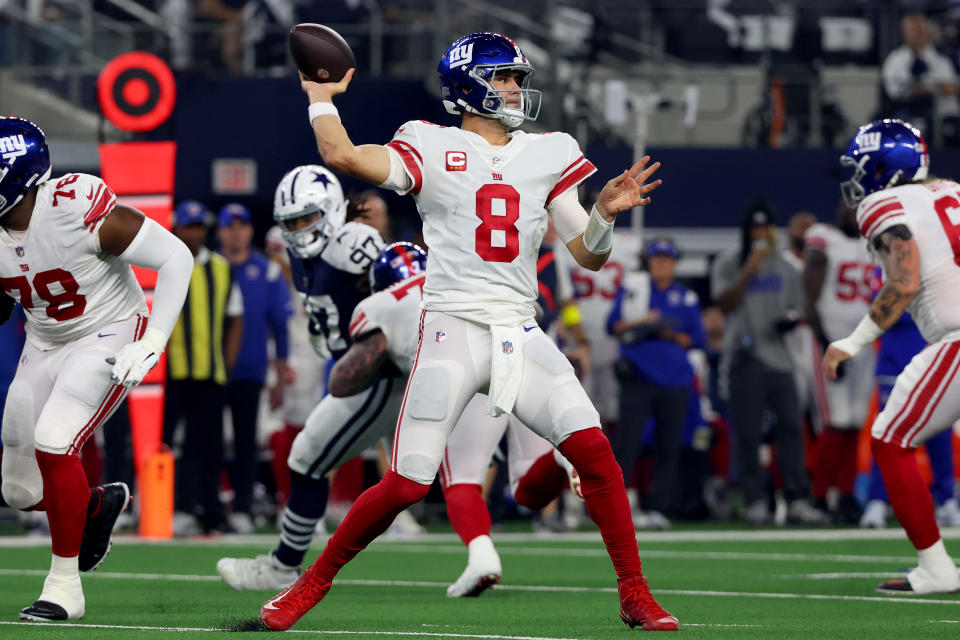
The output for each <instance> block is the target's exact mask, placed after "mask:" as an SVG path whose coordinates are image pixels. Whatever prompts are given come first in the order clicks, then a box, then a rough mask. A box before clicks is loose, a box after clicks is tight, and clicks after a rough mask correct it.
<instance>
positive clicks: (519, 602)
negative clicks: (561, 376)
mask: <svg viewBox="0 0 960 640" xmlns="http://www.w3.org/2000/svg"><path fill="white" fill-rule="evenodd" d="M496 541H497V546H498V548H499V550H500V554H501V558H502V560H503V568H504V574H503V585H502V586H501V587H499V588H497V589H495V590H493V591H488V592H487V593H485V594H484V595H483V596H481V597H480V598H477V599H457V600H451V599H447V598H445V597H444V589H445V587H446V585H447V584H448V583H449V582H451V581H453V580H454V579H455V578H456V577H457V576H458V575H459V573H460V571H461V569H462V567H463V563H464V562H465V559H466V554H465V550H464V548H463V546H462V545H461V544H460V543H459V541H458V540H457V539H456V537H455V536H453V535H443V534H441V535H428V536H426V537H424V538H422V539H419V540H416V541H406V542H382V543H376V544H374V545H373V546H372V547H371V548H370V549H368V550H367V551H366V552H364V553H362V554H361V555H360V556H359V557H358V558H357V559H356V560H355V561H354V562H353V563H351V564H350V565H349V566H348V567H347V568H346V569H345V570H344V571H343V572H342V573H341V574H340V578H339V580H338V582H337V583H335V584H334V587H333V590H332V591H331V592H330V594H329V595H328V596H327V598H326V599H325V600H324V601H323V602H322V603H321V604H320V605H319V606H318V607H316V608H315V609H314V610H313V611H311V612H310V613H309V614H307V615H306V616H305V617H304V618H303V619H302V620H300V622H298V623H297V625H295V626H294V628H293V629H292V630H291V631H297V632H300V633H305V634H308V635H311V636H313V637H330V636H339V637H346V638H351V639H354V638H356V639H358V640H360V639H363V638H371V639H372V638H378V639H380V640H384V639H387V638H401V639H402V638H409V637H419V638H477V639H485V638H489V639H507V638H517V639H519V638H524V639H528V638H529V639H533V638H536V639H555V638H583V639H596V640H600V639H604V638H624V637H627V634H629V633H641V632H640V631H633V632H630V631H629V630H628V629H627V628H626V627H625V626H623V624H622V623H621V622H620V619H619V618H618V616H617V596H616V594H615V590H614V588H613V587H614V586H615V580H614V576H613V571H612V568H611V566H610V562H609V560H608V559H607V557H606V554H605V552H604V550H603V545H602V543H601V542H600V541H599V537H598V536H597V535H596V534H571V535H567V536H554V537H550V538H543V537H534V536H532V535H526V534H506V535H503V536H500V537H499V538H498V539H497V540H496ZM272 542H273V538H272V537H271V536H260V537H259V538H245V539H228V538H221V539H219V540H197V541H189V542H186V541H185V542H173V543H169V544H166V543H164V544H142V543H139V542H138V541H137V539H136V538H130V537H128V538H124V537H119V538H118V542H117V544H116V545H115V546H114V548H113V552H112V553H111V555H110V557H109V558H108V559H107V561H106V562H105V563H104V564H103V565H102V566H101V568H100V570H99V571H97V572H95V573H93V574H90V575H89V576H87V577H85V578H84V589H85V593H86V603H87V614H86V617H85V618H84V619H83V620H82V621H79V622H77V623H72V626H70V625H66V624H56V623H51V624H39V623H30V624H27V623H23V624H20V623H18V622H17V619H18V618H17V612H18V610H19V609H20V607H22V606H24V605H26V604H29V603H30V602H32V601H33V600H34V599H35V598H36V596H37V595H38V594H39V592H40V587H41V584H42V581H43V576H44V575H45V574H46V569H47V567H48V563H49V551H48V547H46V546H45V545H44V544H43V542H42V541H41V542H39V543H38V542H35V541H29V540H27V539H23V538H15V537H9V536H6V537H2V538H0V638H3V639H7V638H11V639H13V638H57V639H58V640H59V639H61V638H64V639H70V638H134V637H135V638H143V639H147V638H171V637H176V638H178V639H179V638H211V637H219V636H220V635H221V634H220V633H218V632H220V631H221V630H225V629H229V628H231V627H232V626H233V625H236V624H237V623H238V622H240V621H242V620H244V619H252V618H255V617H256V616H257V613H258V612H259V608H260V605H261V604H262V603H263V601H264V600H266V599H267V598H268V597H269V596H271V595H273V594H272V593H265V592H237V591H233V590H232V589H230V588H229V587H227V586H226V585H225V584H223V583H222V582H220V581H219V579H218V577H217V576H216V571H215V569H214V566H215V564H216V561H217V559H218V558H219V557H221V556H224V555H235V556H236V555H254V554H256V553H262V552H264V551H265V550H267V549H269V548H270V546H271V544H272ZM639 545H640V551H641V556H642V557H643V558H644V569H645V572H646V574H647V576H648V578H649V579H650V582H651V584H652V586H653V588H654V591H655V593H657V594H658V597H659V599H660V602H661V603H662V604H663V605H664V606H665V607H666V608H667V609H668V610H669V611H670V612H672V613H673V614H674V615H676V616H677V617H678V618H679V619H680V625H681V633H683V634H684V637H687V638H701V637H702V638H733V637H736V638H777V639H778V640H779V639H785V638H822V639H824V640H826V639H846V638H956V637H958V634H960V596H918V597H891V596H881V595H880V594H877V593H875V592H874V590H873V588H874V586H875V585H876V583H877V582H878V581H879V580H881V579H883V578H885V577H886V576H888V575H892V574H893V572H897V571H898V570H900V569H903V568H907V567H910V566H912V563H913V562H914V554H913V549H912V548H911V546H910V545H909V543H908V542H907V540H906V539H905V537H904V536H903V533H902V532H901V531H899V530H888V531H882V532H876V533H871V534H865V533H861V532H859V531H849V532H847V531H840V530H829V531H816V532H803V531H732V532H723V531H714V530H710V531H684V532H672V533H671V532H668V533H661V534H641V536H640V541H639ZM947 546H948V549H950V550H952V552H953V554H954V556H955V557H956V556H958V555H960V541H957V540H948V541H947ZM320 548H322V542H319V543H318V545H317V546H316V547H315V549H316V551H317V552H318V551H319V550H320ZM314 556H315V552H314V550H311V552H310V554H309V556H308V557H309V558H311V559H312V558H313V557H314ZM288 633H290V632H288ZM295 637H302V636H300V635H297V636H295Z"/></svg>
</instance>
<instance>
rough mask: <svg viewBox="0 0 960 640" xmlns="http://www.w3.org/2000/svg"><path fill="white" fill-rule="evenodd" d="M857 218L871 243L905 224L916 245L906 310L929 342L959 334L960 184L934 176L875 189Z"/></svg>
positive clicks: (865, 201) (955, 338)
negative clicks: (916, 270) (916, 275)
mask: <svg viewBox="0 0 960 640" xmlns="http://www.w3.org/2000/svg"><path fill="white" fill-rule="evenodd" d="M857 224H858V225H859V227H860V233H861V234H863V237H865V238H866V239H867V240H868V241H869V242H870V243H871V244H873V241H874V239H875V238H878V237H879V236H880V235H881V234H882V233H883V232H884V231H886V230H887V229H889V228H891V227H894V226H897V225H905V226H907V227H909V229H910V232H911V233H912V234H913V239H914V241H915V242H916V243H917V248H918V249H919V251H920V290H919V291H918V292H917V295H916V297H915V298H914V299H913V302H912V303H911V304H910V307H909V311H910V315H912V316H913V319H914V320H915V321H916V323H917V326H918V327H919V329H920V333H921V334H923V338H924V339H925V340H926V341H927V342H929V343H934V342H940V341H942V340H950V341H953V340H960V184H957V183H956V182H954V181H952V180H936V181H933V182H930V183H926V184H907V185H903V186H900V187H894V188H892V189H883V190H881V191H877V192H874V193H872V194H870V195H869V196H867V197H866V198H864V200H863V201H862V202H861V203H860V206H859V207H858V208H857Z"/></svg>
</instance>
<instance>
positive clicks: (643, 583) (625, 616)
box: [618, 574, 680, 631]
mask: <svg viewBox="0 0 960 640" xmlns="http://www.w3.org/2000/svg"><path fill="white" fill-rule="evenodd" d="M618 591H619V592H620V618H621V619H622V620H623V623H624V624H625V625H627V626H628V627H630V628H631V629H632V628H634V627H635V626H637V625H640V626H641V627H642V628H643V630H644V631H676V630H677V629H679V628H680V623H679V622H678V621H677V619H676V618H674V617H673V616H672V615H670V614H669V613H667V610H666V609H664V608H663V607H661V606H660V604H659V603H658V602H657V601H656V599H655V598H654V597H653V594H652V593H650V587H648V586H647V579H646V578H644V577H643V576H642V575H640V574H637V575H635V576H634V577H632V578H630V579H629V580H624V581H623V582H621V583H620V586H619V588H618Z"/></svg>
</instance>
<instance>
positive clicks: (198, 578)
mask: <svg viewBox="0 0 960 640" xmlns="http://www.w3.org/2000/svg"><path fill="white" fill-rule="evenodd" d="M0 575H8V576H16V575H19V576H43V575H46V572H45V571H41V570H39V569H0ZM87 577H90V578H103V579H108V580H109V579H125V580H165V581H174V582H177V581H182V582H219V581H220V578H219V577H217V576H210V575H184V574H165V573H116V572H115V573H107V572H99V571H98V572H95V573H90V574H88V576H87ZM336 582H337V584H342V585H349V586H358V587H412V588H420V589H442V588H446V587H447V583H446V582H421V581H414V580H341V579H337V580H336ZM494 588H495V589H497V590H503V591H535V592H555V593H616V592H617V589H616V588H615V587H573V586H571V587H562V586H546V585H520V584H501V585H498V586H496V587H494ZM656 592H657V594H658V595H659V594H664V595H681V596H708V597H729V598H774V599H787V600H853V601H859V602H899V603H913V604H943V605H960V600H937V599H933V598H913V597H899V596H844V595H825V594H816V593H772V592H759V591H714V590H697V589H657V590H656Z"/></svg>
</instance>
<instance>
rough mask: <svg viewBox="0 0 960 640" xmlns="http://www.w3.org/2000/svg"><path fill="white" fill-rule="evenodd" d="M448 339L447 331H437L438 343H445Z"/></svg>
mask: <svg viewBox="0 0 960 640" xmlns="http://www.w3.org/2000/svg"><path fill="white" fill-rule="evenodd" d="M446 339H447V332H446V331H437V342H443V341H444V340H446Z"/></svg>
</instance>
